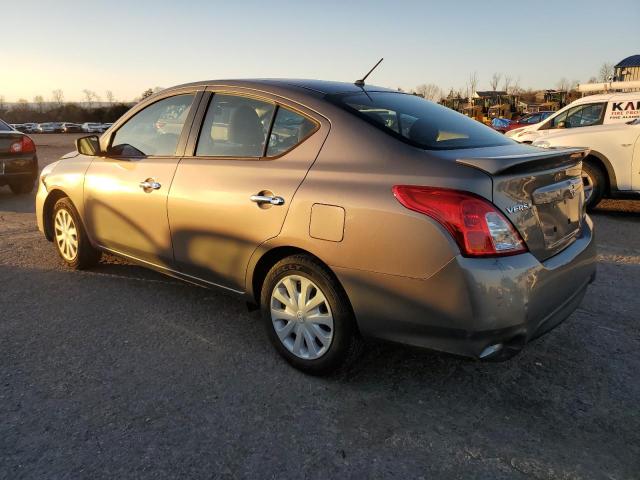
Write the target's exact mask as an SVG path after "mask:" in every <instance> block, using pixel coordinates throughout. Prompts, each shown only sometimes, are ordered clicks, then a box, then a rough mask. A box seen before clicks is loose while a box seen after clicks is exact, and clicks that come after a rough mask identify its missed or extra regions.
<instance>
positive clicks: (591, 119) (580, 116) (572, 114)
mask: <svg viewBox="0 0 640 480" xmlns="http://www.w3.org/2000/svg"><path fill="white" fill-rule="evenodd" d="M604 107H605V104H604V103H591V104H589V105H580V106H578V107H575V108H572V109H571V110H569V113H568V114H567V119H566V121H565V127H566V128H576V127H588V126H591V125H599V124H600V123H602V114H603V113H604Z"/></svg>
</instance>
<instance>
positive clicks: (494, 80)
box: [489, 72, 502, 92]
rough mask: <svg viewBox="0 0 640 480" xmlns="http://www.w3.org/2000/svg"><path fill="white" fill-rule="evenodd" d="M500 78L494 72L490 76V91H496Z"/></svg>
mask: <svg viewBox="0 0 640 480" xmlns="http://www.w3.org/2000/svg"><path fill="white" fill-rule="evenodd" d="M501 78H502V74H500V73H498V72H496V73H494V74H493V75H492V76H491V81H490V82H489V85H491V90H493V91H494V92H495V91H496V90H497V89H498V85H500V79H501Z"/></svg>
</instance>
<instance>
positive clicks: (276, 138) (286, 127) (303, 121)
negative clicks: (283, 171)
mask: <svg viewBox="0 0 640 480" xmlns="http://www.w3.org/2000/svg"><path fill="white" fill-rule="evenodd" d="M316 127H317V125H316V124H315V122H312V121H311V120H309V119H308V118H307V117H305V116H303V115H300V114H299V113H296V112H292V111H291V110H288V109H286V108H283V107H278V112H277V113H276V118H275V120H274V122H273V128H272V129H271V135H270V136H269V147H268V148H267V156H268V157H275V156H277V155H280V154H282V153H284V152H286V151H287V150H291V149H292V148H293V147H295V146H296V145H297V144H299V143H300V142H302V141H303V140H304V139H305V138H307V137H308V136H309V135H311V133H313V132H314V131H315V129H316Z"/></svg>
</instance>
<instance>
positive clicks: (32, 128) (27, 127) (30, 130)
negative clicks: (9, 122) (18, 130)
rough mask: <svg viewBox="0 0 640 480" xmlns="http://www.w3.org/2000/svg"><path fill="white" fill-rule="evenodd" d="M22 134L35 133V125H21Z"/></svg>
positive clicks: (36, 125)
mask: <svg viewBox="0 0 640 480" xmlns="http://www.w3.org/2000/svg"><path fill="white" fill-rule="evenodd" d="M22 126H23V128H24V133H36V130H37V128H38V124H37V123H23V124H22Z"/></svg>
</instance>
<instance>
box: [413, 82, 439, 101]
mask: <svg viewBox="0 0 640 480" xmlns="http://www.w3.org/2000/svg"><path fill="white" fill-rule="evenodd" d="M416 94H417V95H419V96H421V97H422V98H426V99H427V100H431V101H432V102H437V101H438V100H440V98H441V97H442V90H441V89H440V87H439V86H437V85H434V84H433V83H423V84H422V85H418V86H417V87H416Z"/></svg>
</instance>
